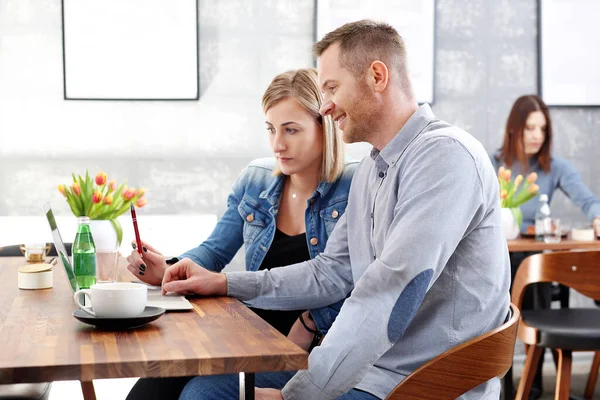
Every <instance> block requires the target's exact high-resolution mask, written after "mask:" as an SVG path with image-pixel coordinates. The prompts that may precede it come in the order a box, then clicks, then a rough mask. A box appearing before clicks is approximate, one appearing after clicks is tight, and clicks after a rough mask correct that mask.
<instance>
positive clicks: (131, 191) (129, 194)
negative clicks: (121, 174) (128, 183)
mask: <svg viewBox="0 0 600 400" xmlns="http://www.w3.org/2000/svg"><path fill="white" fill-rule="evenodd" d="M133 196H135V189H134V188H129V189H127V190H126V191H124V192H123V198H124V199H125V200H127V201H129V200H131V199H132V198H133Z"/></svg>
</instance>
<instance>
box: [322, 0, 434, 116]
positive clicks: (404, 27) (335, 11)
mask: <svg viewBox="0 0 600 400" xmlns="http://www.w3.org/2000/svg"><path fill="white" fill-rule="evenodd" d="M435 15H436V0H420V1H414V0H370V1H367V2H365V1H363V0H315V31H314V32H315V34H314V40H315V42H317V41H319V40H321V39H322V38H323V36H324V35H325V34H326V33H327V32H330V31H332V30H334V29H336V28H339V27H340V26H342V25H343V24H345V23H347V22H352V21H358V20H361V19H372V20H376V21H383V22H387V23H389V24H390V25H391V26H393V27H394V28H395V29H396V30H397V31H398V33H399V34H400V36H402V39H403V40H404V42H405V44H406V48H407V53H408V55H409V56H408V70H409V72H410V74H411V78H412V83H413V88H414V91H415V95H416V97H417V101H418V102H419V103H420V104H423V103H429V104H433V102H434V93H435V20H436V16H435Z"/></svg>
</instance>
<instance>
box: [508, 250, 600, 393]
mask: <svg viewBox="0 0 600 400" xmlns="http://www.w3.org/2000/svg"><path fill="white" fill-rule="evenodd" d="M599 267H600V252H599V251H581V252H577V251H565V252H556V253H550V254H535V255H533V256H530V257H527V258H526V259H525V260H523V262H522V263H521V265H520V266H519V269H518V270H517V274H516V276H515V280H514V283H513V289H512V302H513V303H514V304H516V305H517V307H520V306H521V302H522V301H523V294H524V293H525V288H526V287H527V286H528V285H530V284H532V283H537V282H558V283H561V284H563V285H566V286H568V287H570V288H572V289H575V290H577V291H578V292H580V293H581V294H583V295H585V296H588V297H591V298H592V299H594V300H600V274H599V273H598V268H599ZM519 339H521V341H523V343H525V345H526V349H527V354H526V359H525V367H524V370H523V375H522V377H521V381H520V382H519V389H518V390H517V396H516V398H515V399H516V400H522V399H527V398H529V391H530V389H531V384H532V382H533V377H534V375H535V370H536V367H537V364H538V362H539V358H540V356H541V354H542V349H543V348H544V347H549V348H551V349H554V350H556V351H557V353H558V365H557V374H556V390H555V399H557V400H562V399H564V400H567V399H569V392H570V388H571V353H572V352H573V351H599V350H600V310H598V309H596V308H580V309H575V308H568V309H558V310H556V309H547V310H524V311H523V312H522V313H521V323H520V325H519ZM590 379H591V378H590ZM594 383H595V382H594ZM589 386H590V382H589V381H588V387H589ZM592 390H593V389H592ZM586 398H587V399H591V395H590V394H589V393H588V391H586Z"/></svg>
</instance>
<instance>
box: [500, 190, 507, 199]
mask: <svg viewBox="0 0 600 400" xmlns="http://www.w3.org/2000/svg"><path fill="white" fill-rule="evenodd" d="M506 196H508V191H506V189H502V190H501V191H500V200H504V199H505V198H506Z"/></svg>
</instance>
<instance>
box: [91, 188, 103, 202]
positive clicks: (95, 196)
mask: <svg viewBox="0 0 600 400" xmlns="http://www.w3.org/2000/svg"><path fill="white" fill-rule="evenodd" d="M101 201H102V193H100V192H99V191H98V190H96V191H95V192H94V194H93V195H92V203H96V204H98V203H100V202H101Z"/></svg>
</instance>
